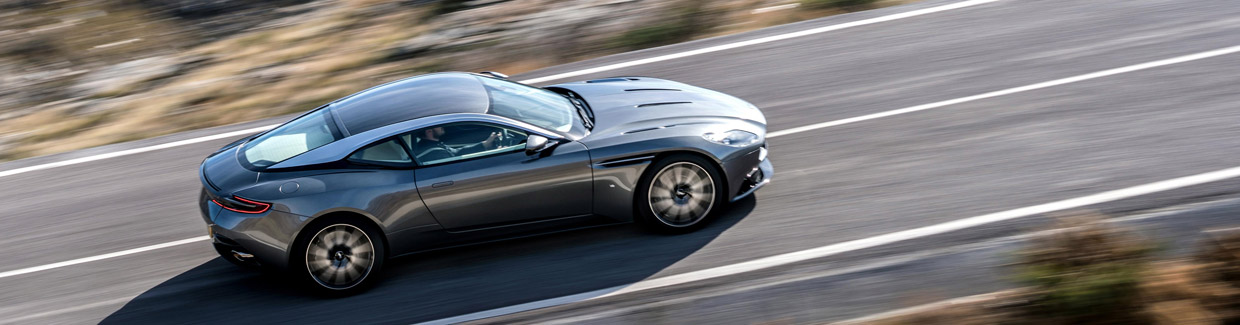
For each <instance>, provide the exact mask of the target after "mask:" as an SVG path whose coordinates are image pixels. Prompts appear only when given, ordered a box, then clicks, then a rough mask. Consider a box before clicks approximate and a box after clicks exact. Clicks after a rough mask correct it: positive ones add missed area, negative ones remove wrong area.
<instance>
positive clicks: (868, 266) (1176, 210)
mask: <svg viewBox="0 0 1240 325" xmlns="http://www.w3.org/2000/svg"><path fill="white" fill-rule="evenodd" d="M1238 202H1240V199H1226V200H1213V201H1207V202H1198V203H1190V204H1184V205H1178V206H1175V207H1171V208H1170V209H1167V210H1165V211H1157V212H1150V213H1142V214H1137V215H1132V216H1127V217H1118V218H1108V219H1105V220H1102V221H1101V222H1103V223H1107V224H1123V223H1126V222H1131V221H1141V220H1148V219H1154V218H1161V217H1167V216H1182V215H1186V214H1189V213H1193V212H1196V211H1200V210H1202V209H1208V208H1211V207H1215V206H1218V205H1223V204H1236V203H1238ZM1073 228H1075V227H1072V228H1059V229H1047V230H1039V231H1035V232H1031V233H1024V234H1017V235H1011V236H1006V237H999V238H994V239H988V240H986V241H983V242H976V243H966V244H960V245H956V246H951V247H946V248H939V249H930V250H925V251H920V252H913V253H907V254H902V255H897V256H893V257H887V258H882V259H879V260H877V261H872V262H867V263H865V264H861V265H857V266H852V267H847V268H843V269H833V270H826V271H817V272H813V273H809V274H803V275H797V276H794V277H790V278H782V279H779V278H776V280H775V281H770V282H768V281H769V280H770V278H762V279H760V280H757V281H758V282H757V283H751V282H754V281H748V280H744V281H742V282H734V283H731V284H730V285H741V286H740V287H736V288H730V289H726V290H723V291H713V292H707V293H705V294H701V295H693V296H688V297H681V298H676V299H672V300H660V301H656V302H652V303H644V304H639V305H635V306H630V307H624V308H620V309H608V310H606V311H603V312H597V313H593V314H585V315H580V316H574V317H569V318H562V319H555V320H551V321H545V322H540V324H544V325H554V324H578V323H584V322H586V321H591V320H595V319H599V318H606V317H611V316H616V315H623V314H626V313H630V312H632V311H636V310H643V309H652V308H660V307H663V306H671V305H675V304H680V303H683V302H687V301H694V300H697V299H700V298H703V297H707V298H710V297H720V296H725V295H729V294H734V293H740V292H746V291H754V290H758V289H763V288H770V287H775V286H782V285H785V284H790V283H797V282H802V281H808V280H813V279H820V278H827V277H833V276H839V275H845V274H852V273H858V272H864V271H868V270H873V269H877V268H883V267H888V266H894V265H901V264H906V263H912V262H916V261H921V260H927V259H931V258H938V257H940V256H944V255H952V254H960V253H966V252H972V251H978V250H985V249H993V248H996V247H999V246H1001V245H1005V244H1008V243H1011V242H1015V241H1023V240H1029V239H1031V238H1038V237H1045V236H1048V235H1051V234H1056V233H1061V232H1063V231H1066V230H1068V229H1073ZM1207 232H1209V231H1208V230H1207ZM620 287H623V286H618V287H613V288H620ZM845 322H848V321H845Z"/></svg>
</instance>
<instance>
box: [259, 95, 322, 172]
mask: <svg viewBox="0 0 1240 325" xmlns="http://www.w3.org/2000/svg"><path fill="white" fill-rule="evenodd" d="M340 139H341V135H340V131H339V130H337V129H336V124H335V122H333V121H332V119H331V115H329V114H328V112H327V109H319V110H318V111H315V112H312V113H310V114H306V115H305V116H302V117H299V118H297V119H296V120H293V121H292V122H289V123H288V124H285V125H282V126H280V127H278V128H276V129H275V130H271V132H267V134H264V135H262V136H260V137H258V138H256V139H254V140H252V141H250V142H248V143H246V144H245V148H243V150H242V155H243V156H244V157H245V158H244V159H245V161H246V162H249V163H250V165H253V166H255V167H260V168H261V167H268V166H271V165H275V164H277V163H279V162H281V161H285V160H287V159H289V158H293V156H296V155H300V154H302V153H304V152H306V151H310V150H313V149H314V148H318V147H321V146H323V145H326V144H328V143H332V142H335V141H336V140H340Z"/></svg>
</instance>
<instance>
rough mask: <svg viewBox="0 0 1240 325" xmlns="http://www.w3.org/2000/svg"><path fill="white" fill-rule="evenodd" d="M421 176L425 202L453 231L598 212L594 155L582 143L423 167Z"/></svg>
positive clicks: (420, 182) (419, 177)
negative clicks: (594, 177)
mask: <svg viewBox="0 0 1240 325" xmlns="http://www.w3.org/2000/svg"><path fill="white" fill-rule="evenodd" d="M415 174H416V175H417V176H416V178H417V184H418V192H419V193H421V194H422V200H423V202H425V203H426V206H427V207H429V208H430V210H431V213H432V214H433V215H434V216H435V219H436V220H439V224H440V225H443V227H444V228H446V229H449V230H457V229H470V228H479V227H486V226H492V225H497V224H509V223H515V222H522V221H531V220H536V219H547V218H557V217H571V216H582V215H588V214H590V213H591V212H592V211H593V207H592V204H591V203H592V202H591V201H592V200H593V195H592V192H593V190H592V186H591V182H592V177H591V171H590V154H589V152H588V151H586V147H585V146H584V145H582V144H581V143H578V142H566V143H563V144H560V145H558V146H556V147H554V148H552V149H549V151H544V152H543V153H541V154H533V155H527V154H526V153H525V150H516V151H513V152H510V153H506V154H499V155H495V156H490V157H483V158H479V159H472V160H468V161H462V162H458V163H450V164H445V165H438V166H428V167H422V168H418V169H417V170H416V171H415ZM441 184H450V185H441Z"/></svg>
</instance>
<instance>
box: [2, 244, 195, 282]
mask: <svg viewBox="0 0 1240 325" xmlns="http://www.w3.org/2000/svg"><path fill="white" fill-rule="evenodd" d="M208 239H211V238H210V237H207V236H202V237H194V238H189V239H182V240H178V241H174V242H167V243H163V244H155V245H151V246H143V247H138V248H134V249H127V250H123V251H119V252H115V253H107V254H103V255H95V256H91V257H83V258H79V259H76V260H68V261H64V262H59V263H52V264H46V265H39V266H35V267H28V268H24V269H18V270H12V271H7V272H0V278H7V277H11V276H14V275H22V274H26V273H34V272H39V271H44V270H51V269H54V268H60V267H66V266H70V265H76V264H82V263H87V262H94V261H98V260H103V259H109V258H113V257H120V256H125V255H130V254H137V253H141V252H145V251H152V250H156V249H160V248H168V247H172V246H177V245H185V244H189V243H193V242H200V241H204V240H208Z"/></svg>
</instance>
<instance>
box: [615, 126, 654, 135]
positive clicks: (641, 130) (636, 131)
mask: <svg viewBox="0 0 1240 325" xmlns="http://www.w3.org/2000/svg"><path fill="white" fill-rule="evenodd" d="M662 128H664V127H662V126H660V127H653V128H645V129H636V130H632V131H625V132H624V133H621V134H633V133H638V132H646V131H654V130H658V129H662Z"/></svg>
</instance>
